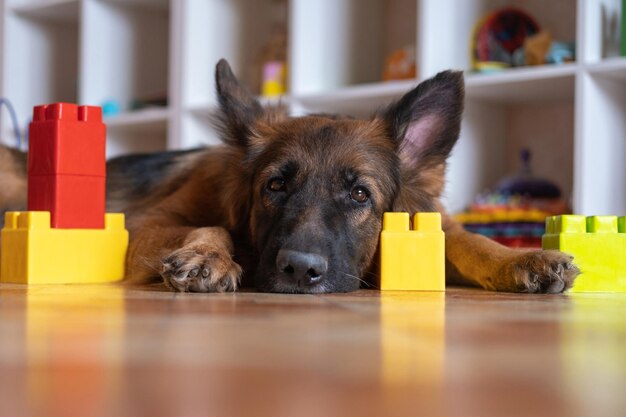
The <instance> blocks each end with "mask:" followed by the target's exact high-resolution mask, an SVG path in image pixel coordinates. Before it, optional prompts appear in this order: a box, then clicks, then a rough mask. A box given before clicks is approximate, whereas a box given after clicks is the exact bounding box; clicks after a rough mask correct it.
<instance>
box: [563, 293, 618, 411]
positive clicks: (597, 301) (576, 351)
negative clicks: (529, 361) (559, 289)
mask: <svg viewBox="0 0 626 417" xmlns="http://www.w3.org/2000/svg"><path fill="white" fill-rule="evenodd" d="M603 300H604V301H603ZM615 301H616V299H615V296H614V295H611V294H583V293H574V294H570V302H571V309H570V310H569V311H568V313H567V314H565V317H564V324H563V326H562V329H563V334H562V340H561V346H562V356H561V358H562V361H563V370H564V376H563V379H564V381H565V384H566V385H568V388H567V389H568V391H570V392H575V393H577V394H576V395H573V396H571V397H570V400H571V401H572V402H573V404H572V409H574V410H576V415H598V416H600V415H602V416H613V415H615V416H617V415H622V416H623V415H626V398H625V395H624V394H625V392H626V373H625V370H626V315H624V313H625V312H626V309H625V305H624V304H623V303H616V302H615Z"/></svg>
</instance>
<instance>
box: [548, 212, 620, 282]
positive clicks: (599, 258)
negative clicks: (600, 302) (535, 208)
mask: <svg viewBox="0 0 626 417" xmlns="http://www.w3.org/2000/svg"><path fill="white" fill-rule="evenodd" d="M542 247H543V249H556V250H560V251H562V252H566V253H568V254H570V255H573V256H574V262H575V263H576V265H577V266H578V267H579V268H580V270H581V274H580V276H579V277H578V278H576V281H574V286H573V287H572V289H571V291H572V292H626V217H619V218H618V217H617V216H590V217H585V216H578V215H567V216H552V217H548V218H547V219H546V234H545V235H543V239H542Z"/></svg>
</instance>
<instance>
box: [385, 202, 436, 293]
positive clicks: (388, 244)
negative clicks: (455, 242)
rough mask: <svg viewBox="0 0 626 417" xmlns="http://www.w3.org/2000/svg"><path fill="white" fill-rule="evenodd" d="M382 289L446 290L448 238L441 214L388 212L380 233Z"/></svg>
mask: <svg viewBox="0 0 626 417" xmlns="http://www.w3.org/2000/svg"><path fill="white" fill-rule="evenodd" d="M380 289H381V290H410V291H444V290H445V237H444V233H443V231H442V230H441V215H440V214H439V213H416V214H415V215H414V216H413V230H410V228H409V214H408V213H385V215H384V217H383V230H382V232H381V234H380Z"/></svg>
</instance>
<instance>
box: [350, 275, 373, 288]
mask: <svg viewBox="0 0 626 417" xmlns="http://www.w3.org/2000/svg"><path fill="white" fill-rule="evenodd" d="M343 274H344V275H345V276H347V277H349V278H352V279H356V280H357V281H360V282H362V283H363V284H365V285H367V286H368V287H369V288H373V285H371V284H370V283H369V282H367V281H365V280H363V279H361V278H359V277H357V276H355V275H352V274H348V273H347V272H343Z"/></svg>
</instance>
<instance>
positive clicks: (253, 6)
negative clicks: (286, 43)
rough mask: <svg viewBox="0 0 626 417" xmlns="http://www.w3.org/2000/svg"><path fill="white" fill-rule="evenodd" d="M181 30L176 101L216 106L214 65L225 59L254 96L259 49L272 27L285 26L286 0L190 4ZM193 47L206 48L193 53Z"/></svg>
mask: <svg viewBox="0 0 626 417" xmlns="http://www.w3.org/2000/svg"><path fill="white" fill-rule="evenodd" d="M183 6H184V7H183V8H182V14H183V20H184V21H185V22H186V24H185V25H184V27H182V28H181V32H182V39H183V40H184V41H183V43H182V51H181V54H180V61H181V92H182V97H181V103H182V106H183V107H185V108H187V107H189V106H202V105H205V104H207V103H211V104H212V103H215V102H216V97H215V76H214V74H215V65H216V64H217V62H218V61H219V60H220V59H221V58H225V59H227V60H228V62H229V64H230V66H231V68H232V70H233V72H234V73H235V74H236V75H237V77H238V78H239V80H240V81H241V82H242V83H243V84H244V85H245V86H247V88H248V89H249V90H250V91H251V92H252V93H253V94H259V92H260V88H261V72H262V62H261V61H262V50H263V48H264V46H265V44H266V43H267V41H268V39H269V38H270V36H271V34H272V31H273V30H274V28H275V27H279V26H283V27H287V26H288V23H287V21H288V16H287V1H286V0H258V1H248V0H232V1H206V0H189V1H187V2H185V3H184V4H183ZM198 45H205V47H203V48H204V50H202V51H198V49H197V47H198Z"/></svg>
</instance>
